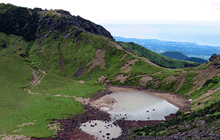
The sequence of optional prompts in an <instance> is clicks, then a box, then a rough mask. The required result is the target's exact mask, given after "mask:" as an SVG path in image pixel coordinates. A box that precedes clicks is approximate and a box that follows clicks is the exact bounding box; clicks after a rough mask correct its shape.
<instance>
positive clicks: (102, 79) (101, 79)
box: [95, 75, 108, 83]
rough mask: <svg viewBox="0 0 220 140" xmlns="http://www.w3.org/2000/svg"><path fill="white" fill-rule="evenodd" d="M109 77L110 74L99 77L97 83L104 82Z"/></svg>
mask: <svg viewBox="0 0 220 140" xmlns="http://www.w3.org/2000/svg"><path fill="white" fill-rule="evenodd" d="M107 77H108V76H106V75H102V76H101V77H100V78H98V80H99V81H96V82H95V83H98V82H104V80H105V79H106V78H107Z"/></svg>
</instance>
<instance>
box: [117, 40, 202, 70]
mask: <svg viewBox="0 0 220 140" xmlns="http://www.w3.org/2000/svg"><path fill="white" fill-rule="evenodd" d="M118 43H119V44H120V45H121V46H122V47H123V48H124V49H126V50H129V51H131V52H132V53H134V54H136V55H138V56H142V57H145V58H148V59H149V60H150V61H151V62H153V63H155V64H157V65H159V66H161V67H165V68H172V69H181V68H185V67H196V66H199V65H200V64H199V63H196V62H190V61H182V60H176V59H172V58H168V57H166V56H163V55H161V54H158V53H155V52H153V51H151V50H149V49H147V48H145V47H143V46H141V45H138V44H136V43H125V42H121V41H120V42H118Z"/></svg>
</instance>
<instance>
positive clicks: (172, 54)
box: [161, 51, 208, 63]
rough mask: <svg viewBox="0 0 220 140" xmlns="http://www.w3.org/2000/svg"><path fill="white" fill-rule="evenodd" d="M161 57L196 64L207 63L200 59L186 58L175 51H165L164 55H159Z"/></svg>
mask: <svg viewBox="0 0 220 140" xmlns="http://www.w3.org/2000/svg"><path fill="white" fill-rule="evenodd" d="M161 55H163V56H166V57H169V58H173V59H177V60H184V61H191V62H197V63H206V62H208V61H206V60H204V59H201V58H196V57H188V56H186V55H184V54H182V53H181V52H177V51H166V52H164V53H161Z"/></svg>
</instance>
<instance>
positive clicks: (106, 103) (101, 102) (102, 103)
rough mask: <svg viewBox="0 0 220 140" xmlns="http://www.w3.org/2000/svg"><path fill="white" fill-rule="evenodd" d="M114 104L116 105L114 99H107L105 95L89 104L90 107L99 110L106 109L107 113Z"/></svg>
mask: <svg viewBox="0 0 220 140" xmlns="http://www.w3.org/2000/svg"><path fill="white" fill-rule="evenodd" d="M114 103H117V101H116V100H115V99H114V98H111V97H109V96H108V95H105V96H103V97H101V98H99V99H97V100H95V101H93V102H91V103H90V106H92V107H95V108H98V109H100V107H108V108H109V111H110V110H112V106H113V105H114Z"/></svg>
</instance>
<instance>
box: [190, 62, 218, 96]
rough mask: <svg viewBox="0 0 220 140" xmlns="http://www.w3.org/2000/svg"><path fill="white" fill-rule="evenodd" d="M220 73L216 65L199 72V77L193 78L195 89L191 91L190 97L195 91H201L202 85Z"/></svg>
mask: <svg viewBox="0 0 220 140" xmlns="http://www.w3.org/2000/svg"><path fill="white" fill-rule="evenodd" d="M219 72H220V69H216V68H215V66H214V65H210V66H209V67H208V68H206V69H202V70H198V75H197V76H195V77H194V78H193V81H194V82H193V86H194V87H193V88H192V90H190V92H189V93H188V95H191V93H193V92H194V91H196V90H198V89H200V88H201V87H202V85H204V84H205V82H206V81H207V80H208V79H211V78H212V77H214V76H215V75H218V74H219Z"/></svg>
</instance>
